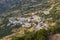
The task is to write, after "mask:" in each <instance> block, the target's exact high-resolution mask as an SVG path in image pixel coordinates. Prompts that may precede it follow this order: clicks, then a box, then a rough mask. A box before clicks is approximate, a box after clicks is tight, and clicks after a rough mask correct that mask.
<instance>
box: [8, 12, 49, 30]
mask: <svg viewBox="0 0 60 40" xmlns="http://www.w3.org/2000/svg"><path fill="white" fill-rule="evenodd" d="M36 13H37V12H34V13H31V15H33V16H30V17H11V18H9V23H8V24H7V26H10V25H11V26H15V25H17V24H19V25H21V27H22V28H31V27H33V28H34V31H37V30H40V29H43V28H44V29H46V30H47V28H48V23H45V22H44V21H45V18H44V17H40V16H38V15H35V14H36ZM44 14H45V15H48V14H49V12H48V11H44Z"/></svg>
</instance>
